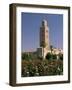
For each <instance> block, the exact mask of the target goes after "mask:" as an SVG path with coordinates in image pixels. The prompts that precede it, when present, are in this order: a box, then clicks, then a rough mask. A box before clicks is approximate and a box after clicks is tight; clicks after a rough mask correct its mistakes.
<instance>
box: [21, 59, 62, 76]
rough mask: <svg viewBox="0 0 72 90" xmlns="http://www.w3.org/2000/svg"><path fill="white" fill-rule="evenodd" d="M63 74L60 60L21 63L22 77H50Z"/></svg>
mask: <svg viewBox="0 0 72 90" xmlns="http://www.w3.org/2000/svg"><path fill="white" fill-rule="evenodd" d="M62 74H63V61H62V60H50V61H48V60H44V61H41V60H34V61H22V77H28V76H30V77H31V76H37V75H38V76H51V75H62Z"/></svg>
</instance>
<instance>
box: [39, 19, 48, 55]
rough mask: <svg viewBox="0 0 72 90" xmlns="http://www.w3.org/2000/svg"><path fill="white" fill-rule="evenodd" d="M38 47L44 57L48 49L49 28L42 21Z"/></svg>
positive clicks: (44, 21)
mask: <svg viewBox="0 0 72 90" xmlns="http://www.w3.org/2000/svg"><path fill="white" fill-rule="evenodd" d="M40 47H43V48H44V56H46V54H47V52H48V50H49V49H50V44H49V28H48V23H47V21H46V20H43V21H42V23H41V27H40Z"/></svg>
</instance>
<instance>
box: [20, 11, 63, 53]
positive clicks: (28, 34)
mask: <svg viewBox="0 0 72 90" xmlns="http://www.w3.org/2000/svg"><path fill="white" fill-rule="evenodd" d="M43 19H46V20H47V21H48V27H49V39H50V44H51V45H53V46H54V47H56V48H63V15H60V14H43V13H24V12H22V14H21V25H22V26H21V30H22V31H21V33H22V34H21V49H22V52H23V51H33V50H36V48H38V47H39V30H40V26H41V22H42V20H43Z"/></svg>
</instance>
